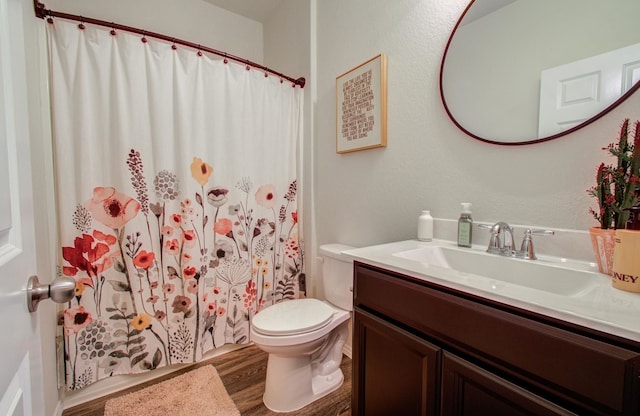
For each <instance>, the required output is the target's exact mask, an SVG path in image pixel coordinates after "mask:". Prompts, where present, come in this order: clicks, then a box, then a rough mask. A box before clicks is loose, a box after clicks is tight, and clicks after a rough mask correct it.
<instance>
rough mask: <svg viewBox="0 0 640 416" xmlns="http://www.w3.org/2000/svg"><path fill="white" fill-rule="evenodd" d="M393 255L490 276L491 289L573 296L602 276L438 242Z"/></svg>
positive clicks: (549, 263)
mask: <svg viewBox="0 0 640 416" xmlns="http://www.w3.org/2000/svg"><path fill="white" fill-rule="evenodd" d="M393 255H394V256H396V257H400V258H404V259H407V260H412V261H416V262H420V263H423V264H424V265H426V266H429V267H432V266H433V267H442V268H446V269H453V270H456V271H458V272H460V273H463V274H471V275H476V276H482V277H485V278H487V279H491V280H492V288H493V289H499V287H500V285H501V282H503V283H510V284H514V285H520V286H525V287H528V288H531V289H537V290H542V291H545V292H549V293H553V294H557V295H563V296H572V295H576V294H578V293H580V292H582V291H583V290H585V289H588V288H589V287H591V286H593V285H594V284H596V283H597V282H598V280H599V279H601V278H602V276H600V275H599V274H598V273H596V272H593V271H589V270H579V269H573V268H568V267H563V265H562V263H561V262H560V261H558V262H550V261H545V260H533V261H530V260H522V259H516V258H509V257H502V256H498V255H495V254H489V253H486V252H484V251H479V250H474V249H460V248H454V247H447V246H440V245H425V246H424V247H420V248H415V249H411V250H406V251H400V252H397V253H393Z"/></svg>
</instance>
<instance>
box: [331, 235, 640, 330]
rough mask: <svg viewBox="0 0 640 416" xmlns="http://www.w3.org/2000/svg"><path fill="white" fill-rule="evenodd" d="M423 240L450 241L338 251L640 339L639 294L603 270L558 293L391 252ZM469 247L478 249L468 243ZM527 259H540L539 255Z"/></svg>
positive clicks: (577, 264)
mask: <svg viewBox="0 0 640 416" xmlns="http://www.w3.org/2000/svg"><path fill="white" fill-rule="evenodd" d="M428 244H437V245H451V246H456V245H455V243H452V242H450V241H443V240H434V242H432V243H425V242H421V241H418V240H407V241H399V242H395V243H388V244H381V245H375V246H370V247H362V248H356V249H351V250H346V251H344V252H342V254H343V255H346V256H347V257H349V258H351V259H353V260H358V261H360V262H362V263H367V264H370V265H373V266H378V267H381V268H384V269H387V270H390V271H394V272H397V273H402V274H404V275H407V276H411V277H413V278H416V279H420V280H424V281H427V282H432V283H435V284H438V285H441V286H445V287H449V288H452V289H456V290H460V291H463V292H467V293H470V294H473V295H476V296H481V297H483V298H486V299H490V300H493V301H496V302H500V303H503V304H507V305H510V306H514V307H518V308H521V309H525V310H529V311H532V312H536V313H539V314H543V315H546V316H550V317H553V318H557V319H561V320H564V321H567V322H571V323H574V324H577V325H581V326H584V327H587V328H592V329H595V330H598V331H602V332H606V333H609V334H612V335H616V336H620V337H623V338H627V339H630V340H633V341H637V342H640V293H631V292H625V291H622V290H618V289H615V288H613V287H612V285H611V278H610V277H609V276H607V275H605V274H601V273H597V271H596V272H594V274H595V277H596V278H595V279H592V280H593V283H592V284H590V285H589V286H588V287H587V288H585V289H584V290H582V291H580V292H578V293H575V294H572V295H558V294H554V293H549V292H546V291H542V290H537V289H531V288H528V287H525V286H520V285H517V284H513V283H506V282H503V281H500V282H498V281H496V280H493V279H488V278H486V277H482V276H478V275H473V274H469V273H461V272H458V271H456V270H453V269H447V268H443V267H437V266H430V265H429V264H428V263H425V262H419V261H415V260H410V259H406V258H402V257H398V256H395V255H394V254H393V253H398V252H402V251H407V250H412V249H415V248H420V247H424V246H425V245H428ZM456 247H457V246H456ZM473 250H481V248H479V247H474V248H473ZM540 257H543V256H540ZM515 261H528V260H515ZM533 261H545V260H544V258H542V259H541V260H533ZM568 263H569V264H571V265H575V267H578V268H580V269H581V270H589V269H590V268H593V265H592V264H590V263H586V262H580V261H569V262H568Z"/></svg>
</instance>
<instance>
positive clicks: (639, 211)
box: [612, 204, 640, 293]
mask: <svg viewBox="0 0 640 416" xmlns="http://www.w3.org/2000/svg"><path fill="white" fill-rule="evenodd" d="M627 211H630V212H629V220H628V221H627V224H626V227H627V228H626V229H624V230H616V237H615V244H614V248H613V279H612V284H613V287H615V288H616V289H621V290H626V291H629V292H636V293H640V256H639V255H638V253H640V204H637V205H635V206H634V207H633V208H628V209H627Z"/></svg>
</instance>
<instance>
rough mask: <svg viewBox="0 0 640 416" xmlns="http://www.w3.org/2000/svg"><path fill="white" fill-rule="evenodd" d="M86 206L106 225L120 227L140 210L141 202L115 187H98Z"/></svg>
mask: <svg viewBox="0 0 640 416" xmlns="http://www.w3.org/2000/svg"><path fill="white" fill-rule="evenodd" d="M84 207H85V208H86V209H87V210H88V211H89V212H90V213H91V215H92V216H93V218H95V219H96V220H97V221H99V222H101V223H102V224H104V225H105V226H107V227H109V228H113V229H120V228H122V227H124V225H125V224H126V223H128V222H129V221H131V220H132V219H133V218H134V217H135V216H136V215H138V212H140V203H139V202H138V201H136V200H135V199H133V198H131V197H130V196H128V195H125V194H123V193H121V192H118V191H116V189H115V188H103V187H97V188H94V189H93V198H91V199H90V200H88V201H87V202H86V203H85V204H84Z"/></svg>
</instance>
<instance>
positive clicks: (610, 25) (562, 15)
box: [440, 0, 640, 145]
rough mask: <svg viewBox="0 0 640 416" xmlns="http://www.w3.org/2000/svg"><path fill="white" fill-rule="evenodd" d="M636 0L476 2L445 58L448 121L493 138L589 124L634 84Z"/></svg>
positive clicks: (534, 137) (639, 40) (560, 132)
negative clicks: (449, 119)
mask: <svg viewBox="0 0 640 416" xmlns="http://www.w3.org/2000/svg"><path fill="white" fill-rule="evenodd" d="M637 16H640V1H638V0H616V1H614V2H612V1H603V0H473V1H471V3H470V4H469V5H468V6H467V8H466V10H465V12H464V13H463V15H462V17H461V18H460V20H459V21H458V23H457V24H456V26H455V28H454V30H453V33H452V34H451V37H450V38H449V42H448V43H447V47H446V50H445V53H444V57H443V59H442V65H441V70H440V94H441V97H442V102H443V104H444V106H445V109H446V111H447V113H448V114H449V117H450V118H451V120H452V121H453V122H454V123H455V124H456V125H457V126H458V127H459V128H460V129H462V130H463V131H464V132H465V133H467V134H468V135H470V136H472V137H474V138H476V139H479V140H482V141H485V142H489V143H495V144H504V145H514V144H529V143H537V142H541V141H545V140H550V139H554V138H557V137H561V136H564V135H566V134H568V133H570V132H573V131H576V130H578V129H580V128H582V127H584V126H586V125H588V124H589V123H591V122H593V121H595V120H596V119H598V118H599V117H601V116H602V115H603V114H605V113H607V112H608V111H610V110H612V109H613V108H614V107H615V106H617V105H618V104H620V103H621V102H622V101H624V100H625V99H626V98H627V97H628V96H630V95H631V94H632V93H634V92H635V91H636V90H637V89H638V87H640V30H638V24H637Z"/></svg>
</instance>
